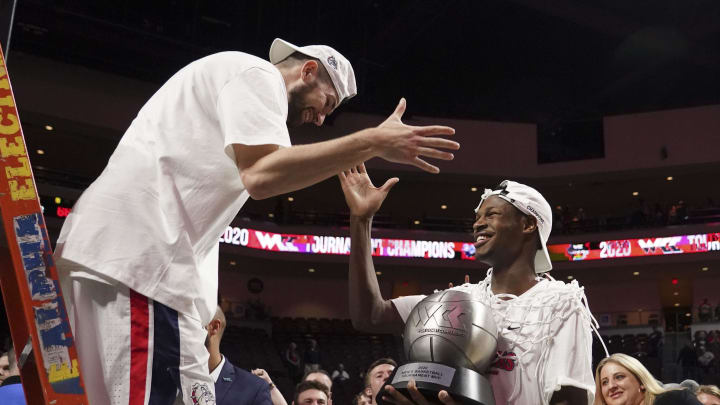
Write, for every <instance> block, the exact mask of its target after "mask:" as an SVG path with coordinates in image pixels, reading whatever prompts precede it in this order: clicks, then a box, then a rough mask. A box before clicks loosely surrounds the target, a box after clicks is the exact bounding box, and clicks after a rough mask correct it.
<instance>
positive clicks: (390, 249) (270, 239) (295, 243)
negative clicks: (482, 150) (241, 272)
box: [220, 226, 475, 260]
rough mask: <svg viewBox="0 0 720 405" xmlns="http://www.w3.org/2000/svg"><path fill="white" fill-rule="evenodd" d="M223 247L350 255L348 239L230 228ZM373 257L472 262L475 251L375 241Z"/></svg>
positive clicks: (463, 245)
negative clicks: (235, 246)
mask: <svg viewBox="0 0 720 405" xmlns="http://www.w3.org/2000/svg"><path fill="white" fill-rule="evenodd" d="M220 243H226V244H231V245H237V246H244V247H248V248H251V249H261V250H268V251H274V252H295V253H311V254H329V255H349V254H350V238H349V237H346V236H318V235H291V234H284V233H282V234H281V233H273V232H265V231H258V230H254V229H246V228H237V227H230V226H229V227H227V229H226V230H225V233H223V234H222V235H221V236H220ZM372 254H373V256H387V257H406V258H426V259H461V260H463V259H464V260H473V257H472V256H473V254H475V247H474V246H473V245H472V244H471V243H468V242H441V241H428V240H406V239H372Z"/></svg>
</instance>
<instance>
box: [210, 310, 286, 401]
mask: <svg viewBox="0 0 720 405" xmlns="http://www.w3.org/2000/svg"><path fill="white" fill-rule="evenodd" d="M226 325H227V323H226V320H225V314H223V311H222V309H221V308H220V307H219V306H218V307H217V310H216V311H215V316H213V319H212V320H211V321H210V323H208V324H207V326H206V327H205V328H206V329H207V337H206V338H205V347H206V348H207V349H208V352H209V353H210V357H209V359H208V370H209V371H210V377H211V378H212V379H213V381H214V382H215V400H216V403H217V405H230V404H233V405H275V404H273V403H272V401H271V399H270V389H272V388H274V386H273V384H272V382H270V384H269V385H268V384H266V383H265V381H263V380H262V379H261V378H258V377H257V376H255V375H252V374H251V373H249V372H247V371H245V370H243V369H241V368H238V367H235V366H234V365H233V364H232V363H230V361H229V360H228V359H227V358H226V357H225V356H223V355H222V354H221V353H220V342H221V341H222V337H223V334H224V332H225V326H226Z"/></svg>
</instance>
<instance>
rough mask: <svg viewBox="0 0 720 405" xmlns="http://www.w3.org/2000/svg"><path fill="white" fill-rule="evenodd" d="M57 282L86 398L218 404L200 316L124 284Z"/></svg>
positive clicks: (142, 404)
mask: <svg viewBox="0 0 720 405" xmlns="http://www.w3.org/2000/svg"><path fill="white" fill-rule="evenodd" d="M62 282H63V293H64V295H65V302H66V304H67V310H68V317H69V318H70V323H71V325H72V328H73V334H74V335H75V343H76V345H77V350H78V360H79V361H80V370H81V372H82V376H83V380H84V382H85V390H86V393H87V397H88V401H89V402H90V404H91V405H172V404H186V405H198V404H200V405H211V404H212V405H214V404H215V386H214V381H213V380H212V378H211V377H210V373H209V371H208V357H209V354H208V351H207V349H206V348H205V338H206V336H207V332H206V330H205V328H204V327H203V325H201V322H200V320H199V319H196V318H193V317H190V316H187V315H185V314H182V313H178V312H177V311H175V310H173V309H171V308H169V307H167V306H165V305H163V304H161V303H159V302H157V301H154V300H152V299H149V298H147V297H145V296H144V295H142V294H140V293H138V292H136V291H134V290H131V289H130V288H128V287H127V286H124V285H123V284H119V283H109V282H104V281H100V280H96V279H92V278H85V277H72V278H69V277H65V278H64V279H63V280H62Z"/></svg>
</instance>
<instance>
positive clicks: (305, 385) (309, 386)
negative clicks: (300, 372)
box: [293, 381, 330, 405]
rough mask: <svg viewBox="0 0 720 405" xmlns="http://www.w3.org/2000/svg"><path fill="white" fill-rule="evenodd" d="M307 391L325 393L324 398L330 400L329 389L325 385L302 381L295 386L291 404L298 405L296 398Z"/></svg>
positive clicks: (317, 382)
mask: <svg viewBox="0 0 720 405" xmlns="http://www.w3.org/2000/svg"><path fill="white" fill-rule="evenodd" d="M308 390H318V391H322V392H324V393H325V398H326V399H330V388H328V386H327V385H325V384H323V383H321V382H319V381H302V382H301V383H300V384H298V385H296V386H295V396H294V397H293V403H295V404H296V405H297V404H298V398H300V394H302V393H303V392H305V391H308Z"/></svg>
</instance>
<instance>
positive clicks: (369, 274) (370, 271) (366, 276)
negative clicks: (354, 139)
mask: <svg viewBox="0 0 720 405" xmlns="http://www.w3.org/2000/svg"><path fill="white" fill-rule="evenodd" d="M339 178H340V184H341V185H342V189H343V194H344V195H345V201H346V202H347V204H348V207H349V208H350V239H351V246H350V270H349V273H348V283H349V300H350V318H351V319H352V323H353V326H354V327H355V328H356V329H358V330H362V331H367V332H390V333H399V332H400V331H401V330H402V328H403V321H402V319H401V318H400V315H399V314H398V312H397V310H396V309H395V306H394V305H393V303H392V302H391V301H390V300H385V299H383V297H382V294H381V293H380V285H379V284H378V280H377V276H376V275H375V266H374V265H373V260H372V246H371V242H370V229H371V227H372V217H373V215H375V212H377V210H378V209H380V206H381V205H382V202H383V201H384V200H385V197H386V196H387V193H388V192H389V191H390V189H391V188H392V187H393V186H394V185H395V184H396V183H397V182H398V181H399V180H398V178H397V177H393V178H391V179H389V180H388V181H386V182H385V184H383V185H382V187H380V188H377V187H375V186H374V185H373V184H372V182H371V181H370V178H369V177H368V175H367V172H366V171H365V165H363V164H361V165H359V166H357V167H355V168H353V169H351V170H347V171H344V172H342V173H340V175H339Z"/></svg>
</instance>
